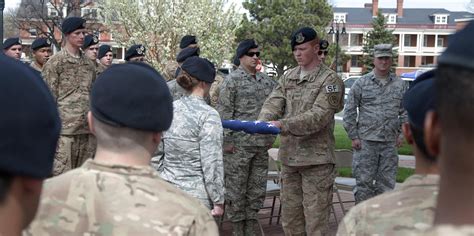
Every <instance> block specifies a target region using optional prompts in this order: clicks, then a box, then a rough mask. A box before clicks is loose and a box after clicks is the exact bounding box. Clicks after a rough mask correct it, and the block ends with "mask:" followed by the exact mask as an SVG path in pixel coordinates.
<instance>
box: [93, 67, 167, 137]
mask: <svg viewBox="0 0 474 236" xmlns="http://www.w3.org/2000/svg"><path fill="white" fill-rule="evenodd" d="M90 96H91V98H90V101H91V111H92V114H93V115H94V117H95V118H96V119H98V120H100V121H102V122H104V123H106V124H109V125H112V126H116V127H129V128H133V129H138V130H145V131H153V132H161V131H165V130H167V129H168V128H169V127H170V125H171V121H172V119H173V104H172V102H173V99H172V98H171V94H170V91H169V89H168V86H167V85H166V82H165V80H164V79H163V77H161V75H160V73H158V72H157V71H156V70H155V69H153V67H151V66H149V65H147V64H145V63H140V62H130V63H126V64H117V65H112V66H111V67H109V68H108V69H107V70H105V71H104V72H103V73H101V74H100V75H99V77H98V78H97V80H96V81H95V82H94V85H93V86H92V91H91V95H90Z"/></svg>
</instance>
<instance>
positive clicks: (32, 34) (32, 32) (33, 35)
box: [28, 28, 38, 38]
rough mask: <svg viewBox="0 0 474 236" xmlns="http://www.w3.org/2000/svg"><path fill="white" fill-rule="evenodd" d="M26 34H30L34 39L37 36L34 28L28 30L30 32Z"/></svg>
mask: <svg viewBox="0 0 474 236" xmlns="http://www.w3.org/2000/svg"><path fill="white" fill-rule="evenodd" d="M28 32H30V36H31V37H34V38H36V36H38V33H37V31H36V29H35V28H30V30H28Z"/></svg>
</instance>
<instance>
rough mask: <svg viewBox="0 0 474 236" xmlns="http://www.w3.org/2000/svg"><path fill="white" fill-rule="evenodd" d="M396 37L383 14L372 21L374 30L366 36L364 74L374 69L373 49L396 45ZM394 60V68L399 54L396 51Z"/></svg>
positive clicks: (363, 61) (379, 14) (363, 60)
mask: <svg viewBox="0 0 474 236" xmlns="http://www.w3.org/2000/svg"><path fill="white" fill-rule="evenodd" d="M395 40H396V37H395V35H393V30H389V29H387V24H386V19H385V17H384V16H383V15H382V13H380V12H379V13H378V15H377V17H376V18H375V19H374V20H373V21H372V30H370V31H369V32H367V34H366V35H365V36H364V46H363V48H362V51H363V53H364V56H363V57H362V64H363V65H364V68H365V70H364V73H368V72H371V71H372V69H373V68H374V54H373V48H374V46H375V45H377V44H382V43H387V44H392V45H393V44H395V43H396V41H395ZM393 58H394V60H393V63H394V64H393V66H392V68H395V67H396V61H397V60H396V59H397V53H396V51H394V57H393Z"/></svg>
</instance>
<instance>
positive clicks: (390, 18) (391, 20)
mask: <svg viewBox="0 0 474 236" xmlns="http://www.w3.org/2000/svg"><path fill="white" fill-rule="evenodd" d="M383 16H384V17H385V22H386V23H387V24H396V23H397V15H396V14H384V15H383Z"/></svg>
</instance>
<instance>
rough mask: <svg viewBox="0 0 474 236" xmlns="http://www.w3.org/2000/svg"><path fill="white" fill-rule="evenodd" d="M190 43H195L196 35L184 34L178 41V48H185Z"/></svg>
mask: <svg viewBox="0 0 474 236" xmlns="http://www.w3.org/2000/svg"><path fill="white" fill-rule="evenodd" d="M191 44H197V39H196V36H193V35H186V36H184V37H183V38H182V39H181V42H180V43H179V48H181V49H183V48H187V47H188V46H189V45H191Z"/></svg>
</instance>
